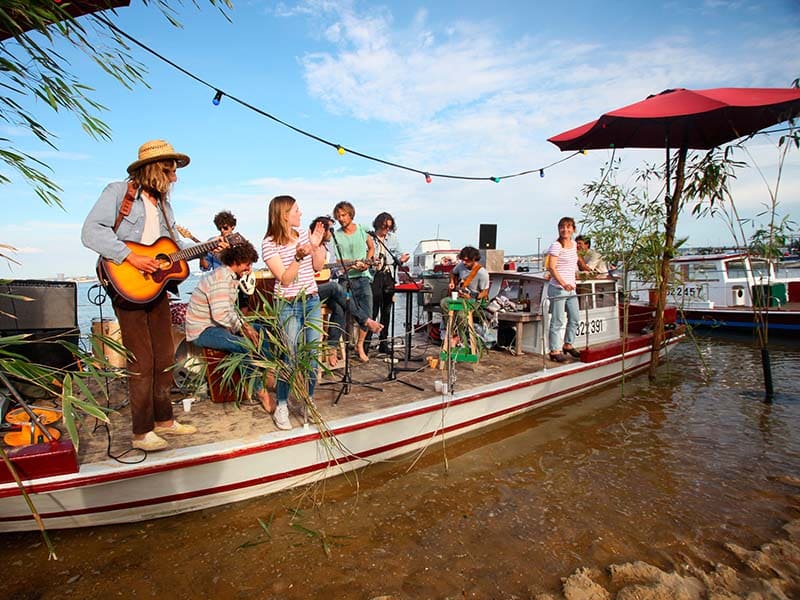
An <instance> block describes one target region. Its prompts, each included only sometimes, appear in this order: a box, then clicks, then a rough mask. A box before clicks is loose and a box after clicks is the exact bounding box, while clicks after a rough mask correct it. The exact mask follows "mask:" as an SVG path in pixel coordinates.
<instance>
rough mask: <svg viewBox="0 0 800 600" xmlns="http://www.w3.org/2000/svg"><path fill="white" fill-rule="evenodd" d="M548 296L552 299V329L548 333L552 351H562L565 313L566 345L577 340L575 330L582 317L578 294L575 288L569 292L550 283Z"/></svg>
mask: <svg viewBox="0 0 800 600" xmlns="http://www.w3.org/2000/svg"><path fill="white" fill-rule="evenodd" d="M547 297H548V298H549V299H550V331H549V335H548V344H549V346H550V352H561V348H562V344H561V342H560V340H559V337H560V335H561V327H563V325H564V317H565V315H566V319H567V331H566V333H565V334H564V345H567V344H569V345H570V346H571V345H572V343H573V342H574V341H575V330H576V329H577V327H578V321H579V320H580V318H581V317H580V312H579V310H578V296H577V294H576V293H575V290H572V291H571V292H568V291H566V290H565V289H563V288H559V287H555V286H553V285H548V286H547Z"/></svg>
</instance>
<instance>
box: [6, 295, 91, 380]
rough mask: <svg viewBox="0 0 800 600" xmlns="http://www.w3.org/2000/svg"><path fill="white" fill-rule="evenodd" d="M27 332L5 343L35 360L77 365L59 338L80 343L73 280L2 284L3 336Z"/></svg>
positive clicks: (65, 366) (42, 363)
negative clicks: (18, 340) (21, 336)
mask: <svg viewBox="0 0 800 600" xmlns="http://www.w3.org/2000/svg"><path fill="white" fill-rule="evenodd" d="M21 334H27V338H25V341H24V342H21V343H19V344H14V345H10V346H6V347H5V348H6V349H7V350H9V351H11V352H14V353H16V354H21V355H22V356H24V357H26V358H28V359H29V360H31V361H32V362H35V363H38V364H41V365H47V366H49V367H55V368H59V369H68V368H75V367H76V363H75V357H74V356H73V354H72V352H70V351H69V350H68V349H67V348H65V347H64V346H63V345H62V344H60V343H59V341H66V342H69V343H70V344H73V345H75V346H77V345H78V344H79V342H80V330H79V329H78V286H77V284H76V283H75V282H74V281H44V280H37V279H14V280H11V281H6V282H3V283H2V284H0V336H2V337H8V336H12V335H21Z"/></svg>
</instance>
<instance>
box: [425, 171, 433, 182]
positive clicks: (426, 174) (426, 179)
mask: <svg viewBox="0 0 800 600" xmlns="http://www.w3.org/2000/svg"><path fill="white" fill-rule="evenodd" d="M431 181H433V179H431V175H430V173H425V183H430V182H431Z"/></svg>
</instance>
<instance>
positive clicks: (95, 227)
mask: <svg viewBox="0 0 800 600" xmlns="http://www.w3.org/2000/svg"><path fill="white" fill-rule="evenodd" d="M127 190H128V183H127V182H125V181H115V182H114V183H109V184H108V185H107V186H106V188H105V189H104V190H103V193H102V194H100V198H99V199H98V200H97V202H96V203H95V205H94V206H93V207H92V210H90V211H89V214H88V215H87V216H86V220H85V221H84V222H83V229H82V230H81V242H83V245H84V246H86V247H87V248H89V249H90V250H94V251H95V252H97V253H98V254H99V255H100V256H102V257H103V258H107V259H109V260H111V261H113V262H115V263H116V264H121V263H122V262H123V261H124V260H125V258H126V257H127V256H128V254H130V253H131V250H130V249H129V248H128V247H127V246H126V245H125V244H124V243H123V241H130V242H137V243H139V242H141V239H142V232H143V231H144V220H145V209H144V202H145V201H144V200H143V199H142V197H141V192H138V193H137V194H136V199H135V200H134V201H133V206H132V207H131V212H130V214H129V215H127V216H125V217H123V218H122V221H120V224H119V227H118V228H117V231H116V232H115V231H114V223H115V222H116V220H117V215H118V214H119V207H120V205H121V204H122V199H123V198H125V193H126V192H127ZM164 211H165V212H166V214H167V218H168V219H169V223H170V226H171V227H172V229H173V230H174V229H175V217H174V215H173V213H172V206H170V204H169V202H166V203H165V204H164ZM158 223H159V229H160V235H161V236H164V237H170V234H169V229H168V228H167V226H166V224H165V223H164V215H162V214H161V211H160V210H159V211H158ZM178 244H179V245H180V246H183V247H186V246H189V245H191V244H183V243H181V242H178Z"/></svg>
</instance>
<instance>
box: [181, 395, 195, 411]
mask: <svg viewBox="0 0 800 600" xmlns="http://www.w3.org/2000/svg"><path fill="white" fill-rule="evenodd" d="M192 402H194V398H184V399H183V412H190V411H191V410H192Z"/></svg>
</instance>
